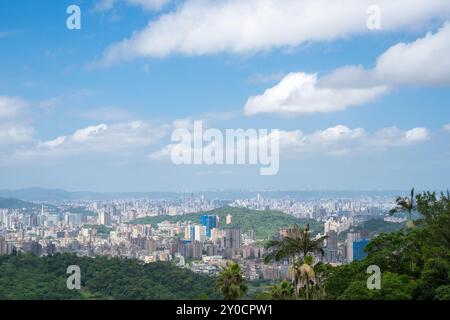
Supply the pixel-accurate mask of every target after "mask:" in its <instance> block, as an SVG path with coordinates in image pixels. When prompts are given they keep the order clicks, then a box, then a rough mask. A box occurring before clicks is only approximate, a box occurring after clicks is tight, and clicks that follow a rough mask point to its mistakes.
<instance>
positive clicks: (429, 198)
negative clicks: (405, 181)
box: [258, 190, 450, 300]
mask: <svg viewBox="0 0 450 320" xmlns="http://www.w3.org/2000/svg"><path fill="white" fill-rule="evenodd" d="M413 196H414V190H413V191H412V192H411V197H410V198H407V199H404V198H398V199H397V207H396V209H395V212H399V211H402V210H407V212H408V214H409V217H410V221H412V216H411V215H412V212H413V211H415V210H416V211H417V212H418V213H419V214H420V217H421V218H420V219H418V220H416V221H415V223H414V225H413V224H411V223H410V224H408V227H407V228H403V229H401V230H398V231H396V232H393V233H382V234H380V235H378V236H377V237H375V238H374V239H373V240H372V241H371V242H370V243H369V244H368V246H367V248H366V252H367V254H368V255H367V257H366V258H365V259H363V260H361V261H354V262H352V263H350V264H347V265H342V266H338V267H333V266H331V265H328V264H324V263H322V262H319V263H316V264H315V265H313V263H312V258H311V256H310V255H305V254H304V252H305V251H303V253H300V256H303V257H304V256H306V258H305V259H303V260H302V262H303V264H302V265H301V266H300V263H296V264H293V270H294V274H296V277H297V278H299V279H301V281H300V283H303V286H301V287H302V288H303V292H304V295H297V298H305V299H308V295H307V289H308V285H305V283H308V282H309V283H310V289H311V290H310V292H309V298H310V299H329V300H373V299H375V300H411V299H416V300H449V299H450V227H449V226H450V195H449V193H448V192H447V194H441V195H440V196H437V195H436V193H431V192H426V193H422V194H418V195H416V196H415V197H414V198H413ZM403 207H404V208H405V209H401V208H403ZM408 208H409V209H408ZM393 212H394V211H393ZM379 223H380V222H376V224H379ZM286 238H287V240H285V241H284V242H277V243H274V242H273V243H271V245H272V249H274V250H273V251H272V252H271V253H270V255H269V256H268V257H267V259H268V260H271V259H274V260H279V259H283V258H285V257H289V256H292V252H295V251H296V250H294V249H292V247H291V242H293V241H292V240H290V239H289V237H286ZM286 238H285V239H286ZM297 250H298V249H297ZM298 252H301V251H300V250H298ZM373 265H375V266H378V267H379V268H380V270H381V288H380V289H379V290H377V289H373V290H370V289H368V286H367V282H368V278H369V276H370V274H368V273H367V270H368V267H369V266H373ZM299 266H300V267H299ZM310 280H313V281H310ZM293 283H294V286H295V283H296V280H295V279H294V281H293ZM288 288H289V286H288V285H287V284H286V283H285V282H281V283H279V284H275V285H273V286H272V288H271V289H270V290H268V291H265V293H262V292H258V297H261V298H265V297H267V296H269V298H271V299H283V298H287V297H289V295H288V294H287V292H288V291H289V289H288ZM285 294H286V296H285Z"/></svg>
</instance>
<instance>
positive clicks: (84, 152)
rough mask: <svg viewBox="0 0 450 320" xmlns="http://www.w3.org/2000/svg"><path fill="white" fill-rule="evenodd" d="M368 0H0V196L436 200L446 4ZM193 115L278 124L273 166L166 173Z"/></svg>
mask: <svg viewBox="0 0 450 320" xmlns="http://www.w3.org/2000/svg"><path fill="white" fill-rule="evenodd" d="M373 2H374V1H366V0H342V1H330V0H276V1H275V0H248V1H239V0H215V1H213V0H95V1H93V0H83V1H81V0H80V1H76V0H71V1H66V0H60V1H53V0H41V1H32V0H21V1H16V0H3V1H1V2H0V189H18V188H26V187H45V188H62V189H66V190H70V191H80V190H85V191H98V192H109V191H187V190H225V189H226V190H230V189H233V190H242V189H258V190H407V189H409V188H411V187H413V186H414V187H416V188H417V189H421V190H425V189H433V190H446V189H447V188H448V187H449V185H448V181H449V178H450V166H449V165H448V163H449V160H450V90H449V87H450V58H449V57H450V5H449V4H450V3H449V0H430V1H422V0H395V1H393V0H379V1H376V2H377V7H375V8H374V7H372V5H373ZM70 5H77V6H78V7H79V8H80V12H81V16H80V21H81V29H69V28H68V27H67V19H68V18H69V17H70V16H71V13H69V14H68V13H67V11H66V10H67V8H68V7H69V6H70ZM195 121H203V123H204V126H205V127H207V128H217V129H219V130H220V131H222V132H225V130H226V129H239V128H242V129H267V130H269V131H270V130H274V129H277V130H279V132H280V142H279V143H280V163H279V170H278V172H277V174H276V175H272V176H263V175H261V174H260V167H261V166H260V165H253V164H247V165H220V164H216V165H206V164H204V165H175V164H174V163H173V162H172V161H171V157H170V152H171V150H173V148H174V146H175V145H176V143H175V142H174V141H172V139H171V135H172V133H173V132H174V130H176V129H180V128H181V129H186V130H188V131H192V128H193V124H194V122H195Z"/></svg>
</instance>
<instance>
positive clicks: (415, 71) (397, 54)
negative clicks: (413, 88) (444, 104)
mask: <svg viewBox="0 0 450 320" xmlns="http://www.w3.org/2000/svg"><path fill="white" fill-rule="evenodd" d="M447 57H450V23H446V24H445V25H444V26H443V27H442V28H441V29H440V30H439V31H438V32H437V33H435V34H432V33H428V34H427V35H426V36H425V37H424V38H421V39H417V40H416V41H414V42H412V43H399V44H397V45H395V46H393V47H391V48H390V49H389V50H387V51H386V52H385V53H383V54H382V55H381V56H380V57H379V58H378V60H377V65H376V67H375V70H374V71H373V72H374V73H375V76H376V77H378V78H379V79H381V80H382V81H385V82H390V83H393V84H398V85H449V84H450V59H448V58H447Z"/></svg>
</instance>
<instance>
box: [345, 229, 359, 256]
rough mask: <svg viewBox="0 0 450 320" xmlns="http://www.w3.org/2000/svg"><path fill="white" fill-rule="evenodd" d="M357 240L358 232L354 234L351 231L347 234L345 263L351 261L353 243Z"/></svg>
mask: <svg viewBox="0 0 450 320" xmlns="http://www.w3.org/2000/svg"><path fill="white" fill-rule="evenodd" d="M359 238H360V234H359V232H355V231H353V230H352V231H349V232H348V233H347V240H346V243H345V248H346V250H345V251H346V252H345V257H346V259H347V262H352V261H353V242H354V241H356V240H358V239H359Z"/></svg>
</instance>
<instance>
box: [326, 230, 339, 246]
mask: <svg viewBox="0 0 450 320" xmlns="http://www.w3.org/2000/svg"><path fill="white" fill-rule="evenodd" d="M327 236H328V238H327V239H326V243H327V245H326V247H327V249H330V250H337V240H338V234H337V232H336V231H334V230H330V231H328V233H327Z"/></svg>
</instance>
